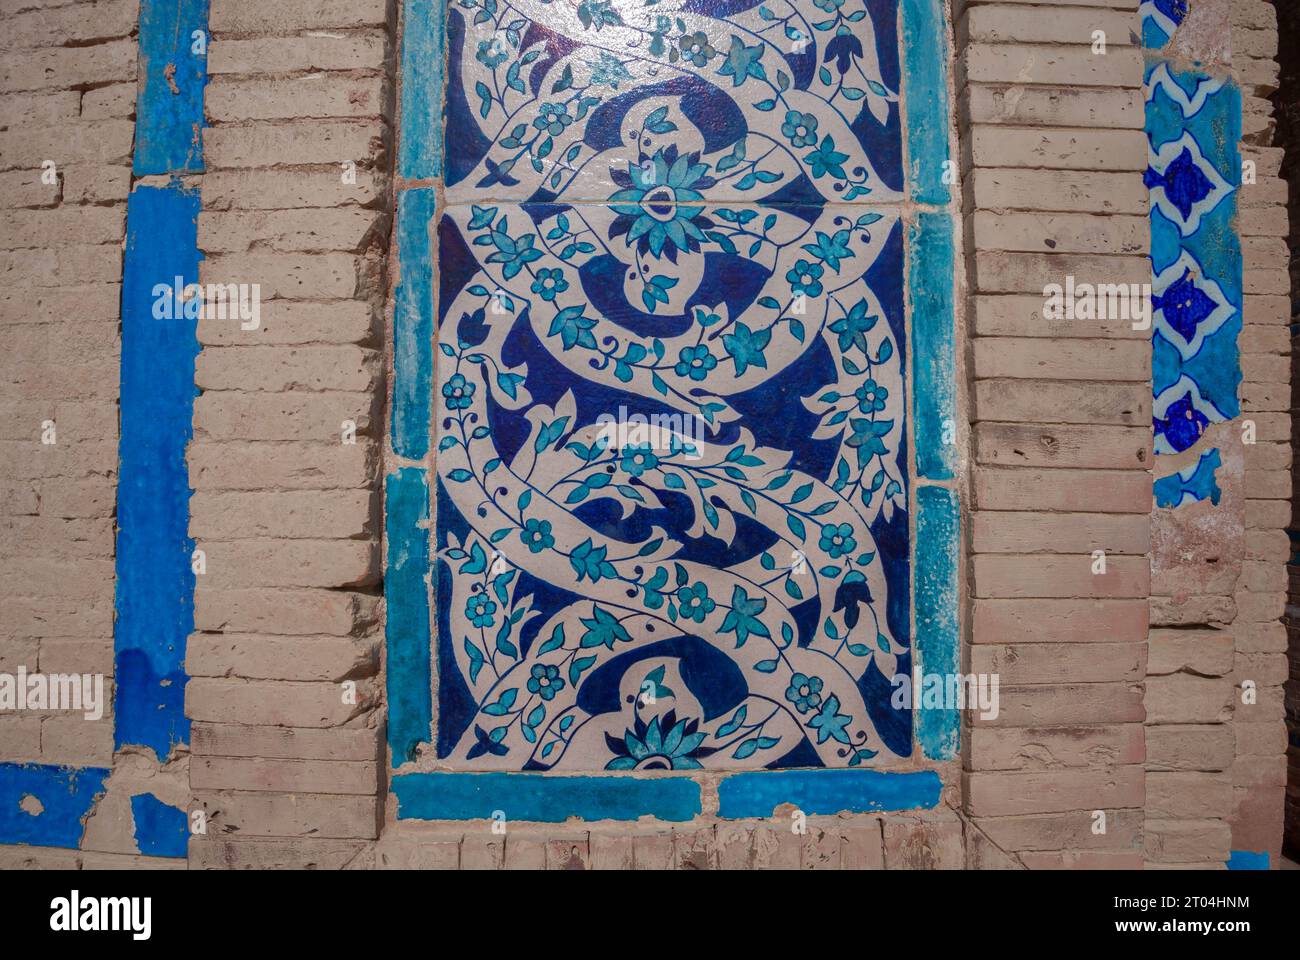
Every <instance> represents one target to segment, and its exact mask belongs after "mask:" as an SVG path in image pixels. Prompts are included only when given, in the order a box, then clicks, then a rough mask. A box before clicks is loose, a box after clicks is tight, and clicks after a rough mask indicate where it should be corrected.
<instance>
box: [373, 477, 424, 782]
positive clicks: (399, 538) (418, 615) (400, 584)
mask: <svg viewBox="0 0 1300 960" xmlns="http://www.w3.org/2000/svg"><path fill="white" fill-rule="evenodd" d="M384 490H385V496H386V513H387V518H386V525H387V535H388V572H387V574H386V575H385V576H384V597H385V599H386V601H387V608H388V618H387V621H386V622H385V627H384V632H385V637H386V638H387V644H388V658H387V663H386V671H387V685H388V686H387V689H388V745H389V747H390V748H391V749H392V751H393V765H394V766H401V765H402V764H403V763H405V762H406V761H407V760H411V759H414V757H415V748H416V746H417V745H419V744H421V743H426V742H428V740H429V739H430V737H431V736H432V726H433V693H432V688H431V685H432V682H433V678H432V669H431V667H430V663H429V645H430V634H429V598H428V592H427V587H426V585H425V580H424V576H425V574H426V573H427V572H428V570H429V530H428V523H429V484H428V479H427V478H426V476H425V472H424V471H423V470H421V469H418V468H416V467H404V468H402V469H400V470H398V471H397V472H395V473H392V474H389V476H388V479H387V481H386V483H385V485H384Z"/></svg>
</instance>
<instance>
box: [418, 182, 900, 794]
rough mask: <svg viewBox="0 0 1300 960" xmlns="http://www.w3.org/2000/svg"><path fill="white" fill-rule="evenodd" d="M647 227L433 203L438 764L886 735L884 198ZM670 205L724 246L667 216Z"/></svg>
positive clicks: (658, 762) (895, 591)
mask: <svg viewBox="0 0 1300 960" xmlns="http://www.w3.org/2000/svg"><path fill="white" fill-rule="evenodd" d="M638 209H639V208H638ZM674 216H675V217H676V218H678V219H677V220H675V221H669V220H662V219H657V218H655V217H654V216H653V215H652V214H651V213H648V212H637V209H633V210H631V211H630V212H629V209H628V208H627V207H626V206H625V205H623V204H621V203H614V204H609V205H596V204H591V205H580V206H570V205H560V204H530V205H526V206H513V205H504V204H502V205H490V206H480V205H469V206H464V205H453V206H451V207H450V208H449V209H448V211H447V213H446V215H445V216H444V218H443V219H442V220H441V222H440V225H439V249H440V251H441V271H440V284H441V289H440V300H439V303H440V311H441V317H440V322H439V343H438V355H437V356H438V363H439V369H438V371H437V376H436V383H437V384H438V385H439V386H438V390H437V393H438V396H437V398H436V400H437V404H438V410H437V418H436V419H437V423H436V426H437V435H438V439H437V449H438V453H437V462H436V468H437V471H436V472H437V482H438V487H437V494H436V495H437V498H438V499H437V506H436V514H435V515H436V518H437V519H436V535H437V540H436V550H437V556H436V561H435V565H436V574H435V576H436V582H435V590H434V594H435V596H436V598H437V615H438V617H439V625H438V630H437V637H438V648H437V661H438V669H437V675H438V711H437V715H438V736H439V742H438V755H439V756H440V757H443V758H445V759H446V760H447V761H448V762H449V763H450V764H451V765H452V766H453V767H455V768H458V769H491V768H496V769H516V770H519V769H552V768H558V769H568V770H581V771H595V770H602V769H608V770H632V769H672V770H692V769H697V768H701V767H708V768H723V769H729V768H744V767H764V766H819V765H821V766H840V767H842V766H857V765H860V764H862V763H864V762H868V761H874V760H876V758H880V761H883V760H886V759H888V758H890V757H894V756H899V755H907V754H909V753H910V749H911V748H910V725H909V716H908V715H907V714H906V713H904V712H902V711H899V710H894V709H892V708H891V706H890V704H889V694H890V693H891V687H890V683H889V679H888V678H890V677H892V676H894V674H895V673H896V672H900V671H901V672H907V670H908V669H909V667H908V666H907V658H908V648H909V636H910V627H909V621H908V608H909V602H908V576H909V559H908V557H909V543H908V532H907V531H908V525H907V502H908V499H907V498H908V473H907V452H906V441H905V436H906V431H905V417H906V411H905V409H904V402H905V397H906V386H905V383H904V356H905V349H904V346H905V344H904V338H905V336H904V328H905V325H904V317H903V294H902V274H903V264H902V261H903V239H902V236H903V229H904V228H903V223H902V221H901V220H900V218H899V215H898V211H897V210H895V209H891V208H881V209H879V210H873V209H867V208H863V207H860V206H856V207H855V206H804V207H781V208H778V209H771V208H755V207H750V206H746V205H730V204H727V205H714V204H701V205H699V206H698V208H691V209H688V208H684V207H676V208H674ZM682 220H690V221H691V222H693V223H694V224H695V225H696V226H697V227H698V228H699V229H701V230H707V231H708V232H710V233H714V234H716V235H717V236H718V237H719V238H721V240H722V241H725V242H721V241H720V242H719V246H721V248H722V249H716V248H715V249H714V250H710V251H705V250H703V249H701V248H700V247H699V246H697V245H693V244H692V243H691V242H690V239H691V237H692V236H693V234H692V233H691V232H690V231H689V230H687V229H686V228H685V227H683V228H682V231H680V232H679V231H675V230H672V229H670V228H666V227H664V225H665V223H672V222H680V221H682ZM661 228H662V229H661ZM633 234H636V235H639V237H638V239H629V237H630V236H631V235H633ZM683 238H685V239H683ZM639 240H645V241H646V244H645V245H644V249H643V245H642V244H641V243H639Z"/></svg>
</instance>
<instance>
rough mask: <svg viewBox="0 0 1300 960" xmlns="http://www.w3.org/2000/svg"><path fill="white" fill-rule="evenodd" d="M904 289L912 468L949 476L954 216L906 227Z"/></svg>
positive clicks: (953, 417)
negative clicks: (908, 306) (908, 315)
mask: <svg viewBox="0 0 1300 960" xmlns="http://www.w3.org/2000/svg"><path fill="white" fill-rule="evenodd" d="M908 248H909V249H908V261H909V268H908V288H909V290H910V292H911V300H912V409H913V411H914V424H913V436H914V438H915V440H916V472H917V475H918V476H919V477H922V478H924V479H928V480H951V479H952V478H953V476H954V474H955V470H956V462H957V445H956V443H952V442H947V443H946V442H945V433H946V434H947V439H949V440H951V439H953V438H954V437H955V430H956V421H957V399H956V397H957V395H956V389H957V388H956V377H957V373H956V362H955V357H954V348H953V317H954V313H953V289H954V277H953V257H954V251H953V239H952V218H951V217H950V216H948V214H946V213H921V214H919V215H918V216H917V219H916V222H915V223H913V224H912V225H911V226H910V227H909V229H908Z"/></svg>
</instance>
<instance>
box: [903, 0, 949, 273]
mask: <svg viewBox="0 0 1300 960" xmlns="http://www.w3.org/2000/svg"><path fill="white" fill-rule="evenodd" d="M943 7H944V4H943V0H903V43H902V46H903V55H904V77H903V90H904V92H905V94H906V97H907V123H908V137H907V146H908V149H907V158H908V159H907V165H908V170H907V180H908V183H909V184H911V191H912V199H913V200H915V201H916V202H917V203H931V204H935V205H942V204H945V203H947V202H948V200H949V196H950V193H949V189H948V184H946V183H944V182H943V175H944V172H945V171H944V167H945V164H944V161H945V160H947V159H949V153H948V58H947V56H946V55H945V54H946V51H947V28H946V26H945V25H944V10H943ZM949 289H951V283H950V284H949Z"/></svg>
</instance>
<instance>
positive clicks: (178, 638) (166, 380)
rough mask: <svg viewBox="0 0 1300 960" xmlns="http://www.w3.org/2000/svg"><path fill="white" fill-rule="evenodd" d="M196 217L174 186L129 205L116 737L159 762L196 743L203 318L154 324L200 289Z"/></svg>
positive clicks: (140, 193)
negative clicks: (195, 507) (157, 308)
mask: <svg viewBox="0 0 1300 960" xmlns="http://www.w3.org/2000/svg"><path fill="white" fill-rule="evenodd" d="M198 215H199V196H198V194H197V193H196V192H192V191H189V190H185V189H183V188H182V187H181V185H180V184H179V183H176V182H173V183H172V184H171V185H170V186H167V187H140V188H138V189H136V190H135V191H134V192H133V193H132V194H131V197H130V199H129V200H128V201H127V215H126V234H127V235H126V250H125V255H124V268H123V277H122V365H121V437H120V440H119V443H118V461H119V468H118V485H117V524H118V535H117V585H116V586H117V596H116V606H117V622H116V624H115V626H114V631H113V639H114V649H115V663H116V667H115V669H116V676H115V680H116V695H115V697H114V714H115V719H116V724H115V731H114V741H115V743H116V744H117V746H118V747H122V746H125V745H127V744H138V745H140V746H146V747H151V748H152V749H153V750H154V752H155V753H156V754H157V755H158V758H159V759H160V760H161V759H166V757H167V755H168V754H169V753H171V750H172V748H173V747H174V746H176V745H178V744H185V743H189V739H190V737H189V731H190V722H189V720H188V719H186V717H185V711H184V704H185V683H186V679H187V678H186V676H185V671H184V665H185V643H186V638H187V637H188V636H189V634H190V632H191V631H192V630H193V629H194V573H193V571H192V569H191V567H190V563H191V554H192V553H193V550H194V542H193V541H192V540H191V539H190V537H189V501H190V484H189V469H188V467H187V466H186V463H185V447H186V444H188V443H189V440H190V437H191V435H192V432H193V427H192V422H193V417H194V397H195V396H196V394H197V391H196V390H195V387H194V360H195V357H196V356H197V355H198V352H199V344H198V339H197V336H196V334H195V327H196V320H195V319H194V318H186V317H184V316H182V317H179V318H177V319H171V320H168V319H157V318H155V316H154V305H155V301H156V300H158V299H159V298H160V297H164V296H167V297H169V296H171V288H172V287H173V285H174V284H175V283H176V278H177V277H179V278H180V283H181V285H182V287H183V286H184V285H186V284H191V283H197V282H198V279H199V259H200V255H199V251H198V245H197V229H198V228H197V220H198ZM156 287H157V288H158V289H155V288H156ZM164 287H165V288H166V292H164V289H163V288H164ZM194 303H196V304H197V301H194Z"/></svg>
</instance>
